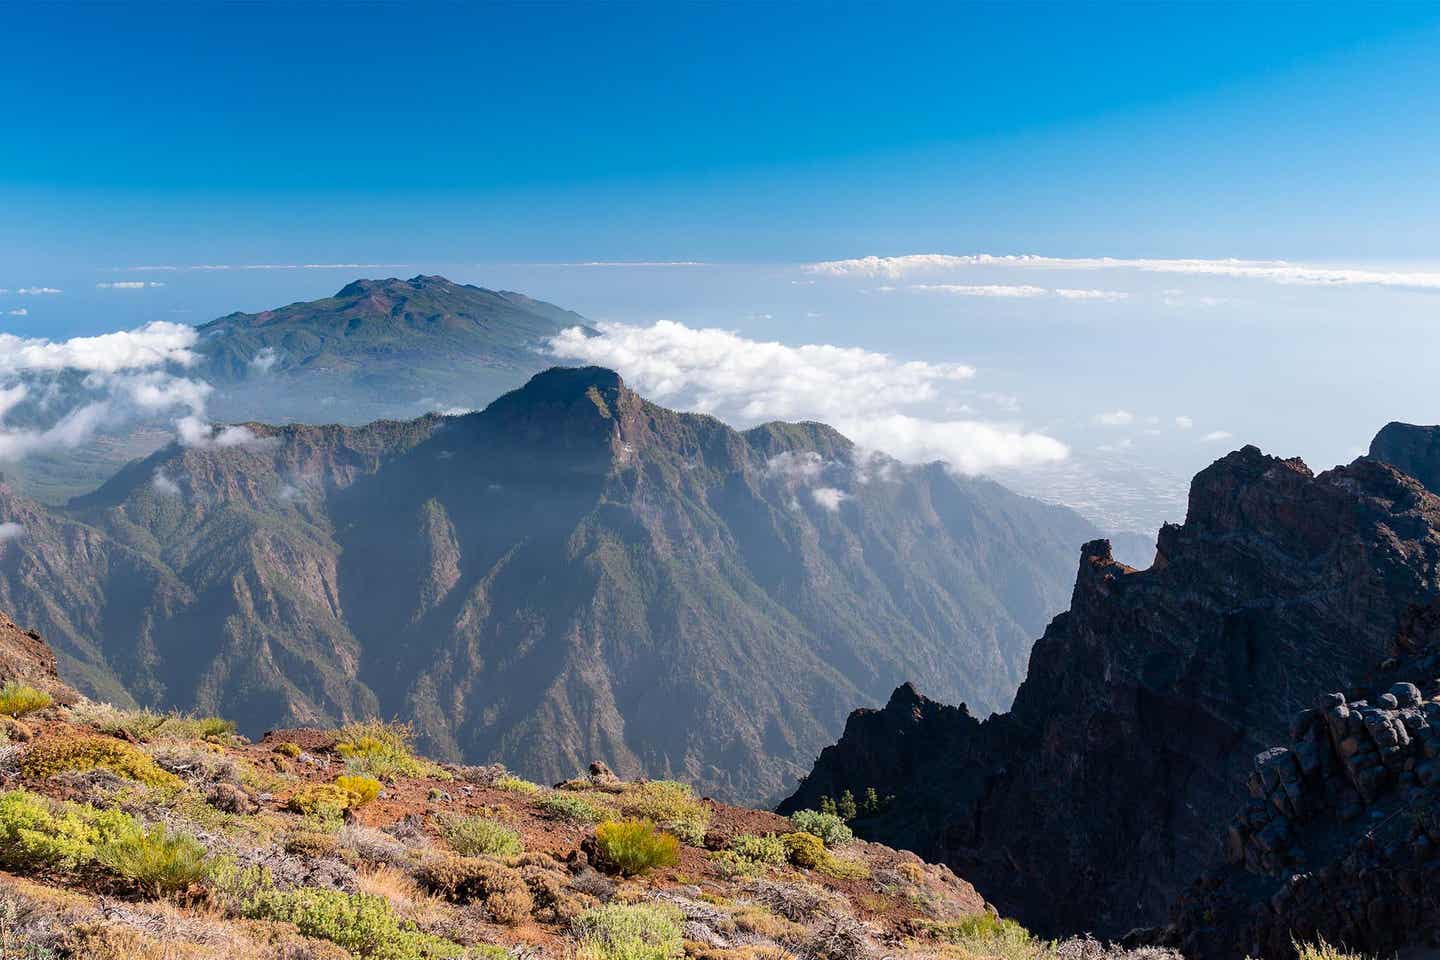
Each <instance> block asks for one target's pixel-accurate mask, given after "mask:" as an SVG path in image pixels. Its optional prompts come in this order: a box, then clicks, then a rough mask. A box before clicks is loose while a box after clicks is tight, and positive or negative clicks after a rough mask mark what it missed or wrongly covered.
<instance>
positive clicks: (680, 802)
mask: <svg viewBox="0 0 1440 960" xmlns="http://www.w3.org/2000/svg"><path fill="white" fill-rule="evenodd" d="M620 809H621V812H623V813H624V814H625V815H626V816H628V817H640V818H643V819H645V820H653V821H655V822H656V823H658V824H659V825H660V826H662V827H664V828H665V829H666V830H669V831H670V832H671V833H673V834H675V836H677V837H679V838H680V839H681V840H683V841H684V842H685V843H688V844H690V845H691V846H698V845H700V844H701V843H704V842H705V831H706V829H707V828H708V827H709V826H710V808H709V807H707V806H705V804H703V803H701V802H700V801H699V800H697V799H695V794H694V792H693V791H691V789H690V788H689V787H688V786H687V785H685V784H683V783H676V782H675V781H673V780H650V781H647V782H645V783H638V784H636V785H634V786H633V787H631V788H629V789H628V790H626V791H625V793H624V794H623V795H622V796H621V797H620Z"/></svg>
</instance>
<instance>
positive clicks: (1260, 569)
mask: <svg viewBox="0 0 1440 960" xmlns="http://www.w3.org/2000/svg"><path fill="white" fill-rule="evenodd" d="M1437 595H1440V499H1437V498H1436V497H1435V496H1434V495H1433V494H1431V493H1430V492H1428V491H1427V490H1426V489H1425V488H1424V487H1423V486H1422V485H1421V484H1420V483H1419V482H1417V481H1416V480H1415V479H1413V478H1412V477H1409V476H1406V475H1405V474H1403V473H1401V472H1400V471H1399V470H1397V469H1395V468H1394V467H1393V466H1389V465H1387V464H1384V463H1380V462H1377V461H1375V460H1372V459H1363V458H1362V459H1360V460H1357V461H1356V462H1354V463H1353V464H1350V465H1349V466H1345V467H1338V468H1336V469H1334V470H1331V471H1328V472H1326V473H1322V474H1320V475H1319V476H1315V475H1313V474H1312V473H1311V471H1310V470H1309V469H1308V468H1307V467H1306V466H1305V464H1304V463H1302V462H1300V461H1299V460H1281V459H1278V458H1275V457H1269V456H1266V455H1264V454H1262V453H1261V452H1260V451H1259V450H1257V449H1256V448H1254V447H1245V448H1244V449H1242V450H1239V451H1237V452H1235V453H1232V454H1230V455H1229V456H1226V457H1225V458H1223V459H1221V460H1219V461H1217V462H1216V463H1215V464H1213V465H1212V466H1210V467H1209V468H1207V469H1206V470H1204V471H1202V472H1201V473H1200V474H1199V475H1197V476H1196V478H1195V480H1194V483H1193V485H1192V487H1191V492H1190V502H1189V510H1188V515H1187V519H1186V522H1185V523H1184V524H1183V525H1181V526H1175V525H1167V526H1166V527H1165V528H1164V529H1162V530H1161V532H1160V536H1159V539H1158V544H1157V553H1156V558H1155V562H1154V564H1153V565H1152V566H1151V567H1150V568H1149V569H1148V570H1144V571H1136V570H1134V569H1132V568H1130V567H1127V566H1125V565H1123V564H1120V563H1117V562H1116V561H1115V560H1114V559H1113V558H1112V556H1111V553H1110V549H1109V545H1108V543H1106V542H1104V541H1099V542H1095V543H1090V544H1087V545H1086V546H1085V548H1084V549H1083V551H1082V555H1081V561H1080V570H1079V574H1078V576H1077V578H1076V583H1075V589H1074V595H1073V598H1072V601H1071V606H1070V609H1069V611H1068V612H1066V613H1063V614H1061V615H1060V616H1058V617H1056V618H1055V619H1054V620H1053V621H1052V622H1051V624H1050V626H1049V628H1048V629H1047V630H1046V631H1045V635H1044V637H1042V638H1041V640H1040V641H1039V642H1038V643H1037V644H1036V645H1035V648H1034V650H1033V651H1032V654H1031V658H1030V670H1029V674H1028V677H1027V679H1026V680H1025V682H1024V684H1023V685H1022V686H1021V688H1020V691H1019V693H1018V694H1017V696H1016V700H1015V704H1014V707H1013V708H1012V710H1011V711H1010V712H1009V713H1008V714H1005V715H1001V716H994V717H991V718H990V719H988V720H986V721H984V722H983V723H982V722H978V721H977V720H976V719H975V718H973V717H971V716H970V715H969V713H968V711H966V710H965V709H964V708H963V707H960V708H948V707H941V706H940V705H938V704H934V703H931V702H929V701H926V700H924V699H923V698H921V697H918V696H917V695H916V694H914V692H913V691H911V690H906V689H903V688H902V690H901V691H898V692H897V694H896V695H895V697H894V698H892V700H891V702H890V704H889V705H888V706H887V707H886V708H885V709H884V710H882V711H860V712H857V713H856V714H854V715H852V717H851V718H850V721H849V723H848V725H847V727H846V733H845V736H844V737H843V738H842V739H841V741H840V742H839V743H838V744H836V745H835V746H832V747H830V748H828V749H826V750H825V751H824V752H823V753H822V754H821V756H820V758H819V760H818V761H817V763H816V765H815V768H814V770H813V772H812V773H811V774H810V776H809V777H808V778H807V779H806V781H805V782H804V783H803V784H802V785H801V787H800V789H799V790H798V791H797V793H796V794H795V795H794V796H792V797H791V798H790V799H789V800H787V801H786V802H785V804H783V805H782V809H783V810H791V809H795V808H800V807H806V806H812V805H814V804H815V803H817V802H818V800H819V798H820V797H822V796H825V795H830V796H838V795H839V794H840V793H841V792H842V791H843V790H846V789H849V790H851V791H852V792H854V793H855V795H856V796H861V795H863V792H864V791H865V790H866V788H868V787H875V788H876V790H877V791H878V792H879V793H880V794H882V795H884V794H893V795H894V800H893V801H892V802H890V803H889V804H888V805H886V806H885V807H884V809H883V810H882V812H880V813H879V814H876V815H873V816H870V817H866V818H862V819H861V820H860V821H858V823H857V828H858V830H859V832H860V833H861V834H862V835H863V836H866V837H867V838H869V839H875V840H879V841H882V842H887V843H891V844H894V845H898V846H906V847H909V848H910V849H913V850H915V851H916V852H918V853H920V854H922V855H923V856H930V857H936V858H940V859H943V860H944V861H945V862H947V863H948V864H949V865H950V866H951V867H953V868H954V869H955V870H956V872H957V873H959V874H960V875H961V876H964V877H966V878H967V879H969V880H971V881H972V882H974V883H975V884H976V886H977V887H978V888H979V889H980V890H981V891H982V892H983V893H984V895H985V896H986V897H987V899H989V900H991V901H992V902H994V903H995V904H996V905H997V907H998V908H999V909H1000V911H1001V912H1002V914H1007V915H1012V916H1016V917H1017V918H1018V919H1020V920H1021V921H1022V922H1023V923H1025V924H1026V925H1027V926H1030V927H1032V928H1034V929H1038V930H1039V931H1041V932H1044V933H1047V934H1053V933H1061V932H1073V931H1077V930H1092V931H1094V932H1097V933H1101V934H1107V935H1119V934H1123V933H1124V932H1126V931H1127V930H1128V929H1130V928H1131V927H1134V926H1138V925H1144V924H1153V923H1158V922H1161V921H1163V919H1164V918H1165V916H1166V915H1167V908H1168V905H1169V904H1170V902H1171V901H1172V900H1173V899H1174V897H1175V896H1176V895H1177V894H1178V893H1179V891H1180V890H1181V889H1182V887H1183V885H1184V884H1185V883H1186V882H1187V881H1188V880H1189V879H1190V878H1193V877H1194V876H1196V875H1198V873H1199V872H1200V871H1201V870H1202V869H1203V868H1204V867H1205V866H1206V865H1207V864H1208V863H1210V862H1213V860H1214V859H1215V858H1216V857H1218V855H1219V853H1220V850H1219V847H1220V844H1219V841H1218V838H1219V837H1220V836H1221V835H1222V833H1223V826H1224V823H1225V818H1226V817H1228V816H1229V814H1230V812H1231V811H1233V810H1234V809H1235V807H1236V806H1237V805H1238V804H1239V803H1240V802H1241V801H1242V800H1243V798H1244V796H1245V791H1246V787H1245V776H1244V774H1245V773H1246V772H1248V769H1249V766H1250V762H1251V758H1252V757H1253V756H1254V754H1256V753H1257V752H1259V751H1260V750H1261V749H1263V748H1264V747H1266V746H1268V745H1269V744H1271V743H1273V742H1275V741H1277V740H1279V739H1281V738H1283V737H1284V736H1285V735H1286V734H1287V731H1288V729H1289V726H1290V721H1291V719H1292V717H1293V716H1294V715H1295V713H1296V711H1297V710H1300V709H1302V708H1305V707H1307V706H1309V705H1310V703H1311V702H1312V700H1313V698H1314V696H1315V694H1316V693H1317V692H1318V691H1323V690H1334V689H1342V688H1346V687H1348V686H1350V685H1352V684H1353V683H1355V682H1356V681H1357V680H1358V678H1360V677H1362V676H1364V675H1365V674H1366V673H1367V671H1370V670H1372V669H1373V667H1374V665H1375V664H1376V663H1378V662H1380V661H1381V660H1383V659H1384V658H1385V657H1386V656H1388V655H1390V654H1391V652H1392V650H1393V641H1394V639H1395V637H1396V634H1397V630H1398V629H1399V628H1400V627H1401V625H1402V623H1401V622H1402V619H1404V618H1405V615H1406V613H1407V611H1408V610H1410V608H1411V607H1412V606H1413V605H1414V604H1416V603H1417V602H1419V603H1423V602H1426V601H1429V600H1431V599H1433V598H1435V597H1436V596H1437Z"/></svg>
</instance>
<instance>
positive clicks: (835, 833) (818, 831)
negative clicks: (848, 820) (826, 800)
mask: <svg viewBox="0 0 1440 960" xmlns="http://www.w3.org/2000/svg"><path fill="white" fill-rule="evenodd" d="M790 822H791V823H793V824H795V829H796V830H799V831H801V832H802V833H808V834H811V835H813V836H816V837H819V838H820V839H821V841H823V842H824V844H825V846H827V847H833V846H837V845H838V844H842V843H848V842H849V841H851V840H853V839H855V834H854V833H853V832H851V830H850V828H849V827H848V826H846V825H845V821H844V820H842V819H840V817H839V815H837V814H834V813H822V812H820V811H819V810H797V811H796V812H795V813H793V814H791V816H790Z"/></svg>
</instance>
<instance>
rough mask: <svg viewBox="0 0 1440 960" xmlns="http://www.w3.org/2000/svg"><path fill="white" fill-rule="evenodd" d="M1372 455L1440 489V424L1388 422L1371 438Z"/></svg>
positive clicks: (1434, 490)
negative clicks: (1424, 425) (1434, 425)
mask: <svg viewBox="0 0 1440 960" xmlns="http://www.w3.org/2000/svg"><path fill="white" fill-rule="evenodd" d="M1370 456H1371V457H1372V458H1373V459H1375V460H1381V461H1384V462H1385V463H1389V464H1392V465H1394V466H1395V467H1397V468H1398V469H1399V470H1400V471H1401V472H1402V473H1408V474H1409V475H1410V476H1412V477H1414V478H1415V479H1416V480H1419V481H1420V482H1421V483H1423V484H1425V486H1426V488H1427V489H1428V490H1430V492H1431V493H1437V492H1440V427H1421V426H1416V425H1415V424H1413V423H1398V422H1396V423H1387V424H1386V425H1385V426H1384V428H1383V429H1381V431H1380V432H1379V433H1377V434H1375V439H1374V440H1372V441H1370Z"/></svg>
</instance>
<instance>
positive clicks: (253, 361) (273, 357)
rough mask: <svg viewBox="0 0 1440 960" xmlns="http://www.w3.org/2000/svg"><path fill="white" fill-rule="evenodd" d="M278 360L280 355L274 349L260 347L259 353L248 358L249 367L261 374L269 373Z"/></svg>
mask: <svg viewBox="0 0 1440 960" xmlns="http://www.w3.org/2000/svg"><path fill="white" fill-rule="evenodd" d="M279 359H280V355H279V354H277V353H276V352H275V348H274V347H261V348H260V351H259V352H258V353H256V354H255V356H253V357H251V358H250V367H251V368H252V369H254V370H258V371H260V372H261V373H269V372H270V370H271V368H273V367H274V366H275V364H276V362H277V361H279Z"/></svg>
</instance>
